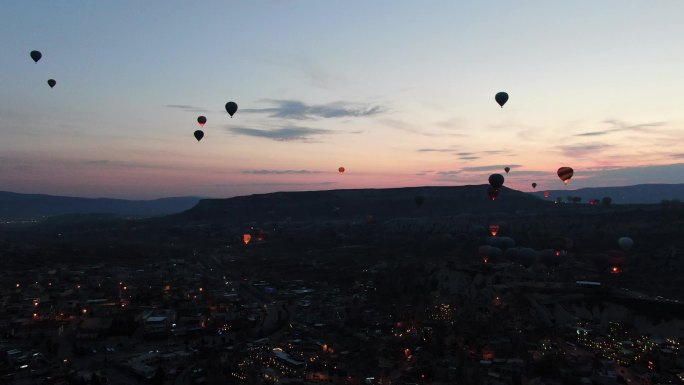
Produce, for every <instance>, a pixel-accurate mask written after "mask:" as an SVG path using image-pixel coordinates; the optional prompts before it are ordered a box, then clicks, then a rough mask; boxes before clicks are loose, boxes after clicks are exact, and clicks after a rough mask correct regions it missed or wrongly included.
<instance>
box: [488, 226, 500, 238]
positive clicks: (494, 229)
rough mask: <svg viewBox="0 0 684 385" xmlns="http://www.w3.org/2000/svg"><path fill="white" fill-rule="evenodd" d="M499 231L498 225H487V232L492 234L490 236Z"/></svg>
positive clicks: (494, 235)
mask: <svg viewBox="0 0 684 385" xmlns="http://www.w3.org/2000/svg"><path fill="white" fill-rule="evenodd" d="M498 233H499V225H489V234H492V237H496V234H498Z"/></svg>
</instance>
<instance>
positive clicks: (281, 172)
mask: <svg viewBox="0 0 684 385" xmlns="http://www.w3.org/2000/svg"><path fill="white" fill-rule="evenodd" d="M241 172H242V173H243V174H254V175H287V174H320V173H321V172H320V171H314V170H244V171H241Z"/></svg>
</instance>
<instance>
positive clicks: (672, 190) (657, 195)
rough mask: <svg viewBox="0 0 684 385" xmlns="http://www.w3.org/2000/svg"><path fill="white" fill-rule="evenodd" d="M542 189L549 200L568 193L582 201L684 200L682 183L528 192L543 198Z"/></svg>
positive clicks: (637, 201)
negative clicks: (604, 198)
mask: <svg viewBox="0 0 684 385" xmlns="http://www.w3.org/2000/svg"><path fill="white" fill-rule="evenodd" d="M544 191H549V192H550V193H551V195H550V197H549V200H551V201H553V200H555V199H556V197H561V198H563V199H565V198H566V197H567V196H568V195H570V196H576V197H581V198H582V202H588V201H589V200H590V199H601V198H603V197H610V198H611V199H612V202H613V203H617V204H634V203H643V204H653V203H660V202H661V201H663V200H665V199H668V200H672V199H679V200H682V201H684V184H640V185H634V186H624V187H589V188H582V189H579V190H570V189H567V190H541V191H536V192H533V193H530V194H532V195H535V196H538V197H540V198H543V197H544Z"/></svg>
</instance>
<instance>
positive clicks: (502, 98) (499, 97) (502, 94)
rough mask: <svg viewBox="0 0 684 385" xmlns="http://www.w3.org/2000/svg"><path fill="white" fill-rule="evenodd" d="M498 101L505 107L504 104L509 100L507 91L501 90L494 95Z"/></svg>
mask: <svg viewBox="0 0 684 385" xmlns="http://www.w3.org/2000/svg"><path fill="white" fill-rule="evenodd" d="M494 99H495V100H496V102H497V103H499V105H500V106H501V108H503V106H504V104H506V102H507V101H508V94H507V93H505V92H499V93H497V94H496V95H495V96H494Z"/></svg>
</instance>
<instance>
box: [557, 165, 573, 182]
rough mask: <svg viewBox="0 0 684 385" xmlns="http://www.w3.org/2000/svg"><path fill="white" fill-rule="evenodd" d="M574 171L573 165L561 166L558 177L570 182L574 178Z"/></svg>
mask: <svg viewBox="0 0 684 385" xmlns="http://www.w3.org/2000/svg"><path fill="white" fill-rule="evenodd" d="M574 173H575V171H574V170H573V169H572V167H561V168H559V169H558V177H559V178H560V179H561V180H562V181H563V183H565V184H568V183H570V178H572V175H573V174H574Z"/></svg>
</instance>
